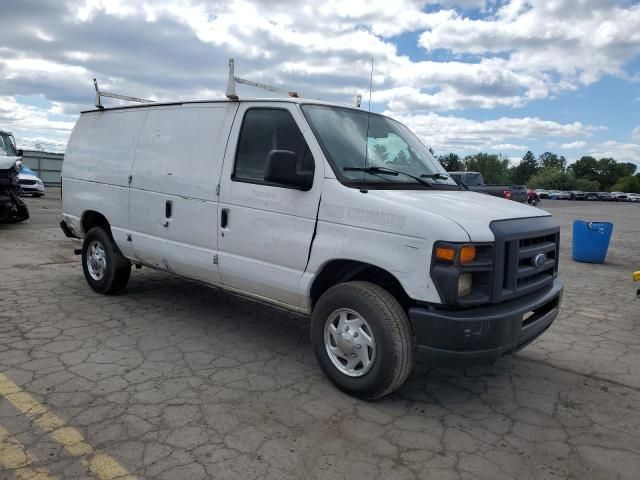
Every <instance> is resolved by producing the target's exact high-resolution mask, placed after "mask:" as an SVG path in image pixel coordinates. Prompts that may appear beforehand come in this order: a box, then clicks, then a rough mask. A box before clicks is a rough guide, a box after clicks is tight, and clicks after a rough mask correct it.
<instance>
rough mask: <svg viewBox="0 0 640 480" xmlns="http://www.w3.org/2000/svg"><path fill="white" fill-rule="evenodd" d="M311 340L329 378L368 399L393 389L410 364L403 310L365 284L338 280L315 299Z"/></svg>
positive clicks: (410, 339) (410, 348)
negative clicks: (316, 301)
mask: <svg viewBox="0 0 640 480" xmlns="http://www.w3.org/2000/svg"><path fill="white" fill-rule="evenodd" d="M311 342H312V344H313V348H314V351H315V354H316V358H317V359H318V362H319V364H320V367H321V368H322V370H323V371H324V373H325V374H326V375H327V376H328V377H329V379H330V380H331V381H332V382H333V383H334V384H335V385H336V386H337V387H338V388H340V389H341V390H343V391H345V392H347V393H350V394H351V395H354V396H357V397H360V398H364V399H368V400H373V399H376V398H380V397H383V396H385V395H387V394H389V393H391V392H393V391H394V390H396V389H397V388H399V387H400V386H401V385H402V384H403V383H404V381H405V380H406V378H407V376H408V375H409V373H410V372H411V368H412V366H413V335H412V332H411V327H410V324H409V319H408V318H407V315H406V313H405V312H404V310H403V309H402V307H401V305H400V304H399V303H398V301H397V300H396V299H395V298H394V297H393V296H392V295H391V294H390V293H389V292H388V291H386V290H385V289H383V288H382V287H379V286H378V285H374V284H372V283H368V282H347V283H342V284H339V285H336V286H335V287H332V288H330V289H329V290H327V292H326V293H325V294H324V295H322V297H320V299H319V300H318V303H317V305H316V307H315V308H314V311H313V315H312V318H311Z"/></svg>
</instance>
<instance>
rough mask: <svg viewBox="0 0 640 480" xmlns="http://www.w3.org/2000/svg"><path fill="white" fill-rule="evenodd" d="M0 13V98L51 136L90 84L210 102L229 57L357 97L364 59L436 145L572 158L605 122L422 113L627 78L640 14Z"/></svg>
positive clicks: (126, 6)
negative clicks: (405, 39) (416, 54)
mask: <svg viewBox="0 0 640 480" xmlns="http://www.w3.org/2000/svg"><path fill="white" fill-rule="evenodd" d="M467 9H480V10H482V11H484V13H485V14H484V15H483V17H482V18H480V19H478V16H477V15H476V14H475V12H474V13H473V14H470V13H468V12H467ZM3 13H4V15H5V17H3V33H4V36H3V42H2V43H3V45H2V46H1V47H0V53H1V55H0V98H2V99H4V100H5V102H6V101H8V100H7V99H14V100H15V98H22V97H32V96H38V95H43V96H44V97H45V98H46V100H47V101H48V105H50V104H51V103H53V107H49V106H47V107H46V108H42V109H39V108H37V107H30V106H24V105H22V106H20V105H18V106H16V105H13V104H12V108H13V109H14V110H15V111H19V112H21V115H23V116H24V119H25V120H24V125H27V126H29V125H37V128H38V132H41V131H43V130H47V131H49V132H54V133H52V135H54V134H55V135H57V137H56V138H58V139H59V138H62V137H63V136H64V135H66V133H64V132H65V131H68V130H64V128H58V127H60V125H58V127H56V128H57V129H54V128H52V126H55V125H57V123H56V122H62V123H63V124H65V125H67V127H65V128H68V125H70V124H71V123H72V122H73V118H74V117H71V116H69V113H74V114H75V113H77V112H78V111H79V110H81V109H84V108H91V106H92V103H93V92H92V83H91V79H92V78H94V77H97V78H98V79H99V81H100V84H101V86H102V87H103V88H104V89H107V90H115V91H119V92H122V93H126V94H130V95H135V96H140V97H146V98H153V99H162V100H166V99H190V98H198V97H200V98H214V97H218V98H219V97H221V96H222V92H223V91H224V88H225V82H226V59H227V58H229V57H231V56H233V57H235V58H236V62H237V63H236V66H237V71H238V74H239V75H240V76H243V77H247V78H251V79H255V80H256V81H262V82H265V83H273V84H280V85H284V86H287V87H291V88H294V89H296V90H299V91H301V92H302V94H303V95H304V96H308V97H314V98H315V97H321V98H327V99H329V100H337V101H343V102H350V101H352V99H353V97H354V96H355V94H356V93H362V94H364V96H365V98H366V95H367V93H368V78H369V66H370V64H369V59H370V58H371V57H374V59H375V70H374V92H373V102H374V104H375V105H376V107H378V108H379V109H387V110H388V111H389V112H391V113H392V115H394V116H397V117H400V119H406V121H407V123H409V124H410V125H411V126H413V127H415V128H417V129H420V134H421V135H422V136H423V138H425V139H428V140H429V141H430V142H432V143H433V144H434V146H436V147H437V148H438V149H454V150H460V149H468V150H477V149H480V148H482V149H492V148H494V147H495V148H494V149H496V150H502V149H503V148H504V150H509V151H510V152H511V153H514V152H516V151H522V149H524V148H525V147H524V145H527V144H529V143H531V142H536V141H539V142H544V141H545V140H547V138H561V139H562V141H567V142H569V141H570V142H571V143H566V144H564V145H575V148H576V149H578V148H581V147H580V146H579V145H580V140H575V138H576V137H578V138H579V137H581V136H589V135H591V134H592V133H593V132H595V131H600V130H602V129H603V127H594V126H589V125H584V124H582V123H580V122H573V123H559V122H553V121H546V120H543V119H540V118H529V117H525V118H513V117H503V118H499V119H496V120H488V121H483V122H480V121H475V120H469V119H465V118H463V117H464V115H463V114H459V116H445V115H438V114H436V113H434V112H436V111H438V112H443V111H460V110H464V109H475V108H484V109H491V108H497V107H526V106H527V105H528V104H529V102H531V101H534V100H543V99H549V98H553V97H554V96H557V95H560V94H561V93H563V92H569V91H573V90H576V89H578V88H580V86H581V85H583V84H585V83H590V82H593V81H595V80H596V79H597V78H599V77H600V76H602V75H604V74H611V75H617V76H619V77H622V78H627V79H629V78H630V77H629V74H628V73H626V72H625V70H624V64H625V61H627V60H629V59H631V58H633V57H634V56H637V55H638V53H639V52H640V28H637V25H638V24H639V23H640V5H631V4H629V3H628V2H626V1H622V2H618V3H616V2H611V1H605V0H553V1H549V0H527V1H525V0H511V1H508V2H504V1H500V2H498V1H494V0H487V1H485V0H422V1H421V0H398V1H395V2H389V1H388V0H353V1H349V2H344V1H341V0H327V1H323V2H315V3H309V2H307V3H304V2H302V3H300V2H297V1H294V0H277V1H272V2H271V1H270V2H260V1H253V0H231V1H228V2H204V1H199V0H158V1H154V2H149V1H148V0H84V1H83V2H71V1H67V2H63V1H60V2H55V1H52V2H50V3H47V2H42V6H41V7H39V8H37V9H34V8H33V7H31V6H30V4H29V3H28V2H17V3H16V5H15V6H14V7H12V8H11V9H8V10H7V11H6V12H3ZM614 27H615V28H614ZM410 31H411V32H417V33H419V34H420V43H421V45H422V46H423V47H424V48H426V49H428V50H429V52H431V53H433V52H435V55H432V56H430V57H427V58H428V59H427V60H423V61H416V60H415V59H413V58H410V57H409V56H407V55H404V54H401V53H400V50H399V48H398V46H397V45H396V43H397V42H398V40H397V39H396V38H395V37H394V36H396V35H399V34H402V33H406V32H410ZM443 58H444V60H442V59H443ZM243 92H249V90H246V89H245V90H243V91H241V93H243ZM254 93H255V91H251V94H254ZM0 113H1V112H0ZM514 115H515V114H514ZM61 116H62V117H61ZM60 118H63V119H64V120H60ZM67 120H68V121H67ZM12 122H13V123H12V124H13V125H18V124H20V122H15V121H12ZM28 128H32V127H25V130H24V132H25V133H28ZM34 128H36V127H34ZM14 129H15V127H14ZM38 132H36V133H33V132H32V133H31V136H33V137H38V136H39V133H38ZM558 143H560V141H559V142H558ZM585 146H586V145H585ZM507 147H509V148H507ZM567 148H569V147H567Z"/></svg>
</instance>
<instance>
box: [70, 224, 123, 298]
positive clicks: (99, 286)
mask: <svg viewBox="0 0 640 480" xmlns="http://www.w3.org/2000/svg"><path fill="white" fill-rule="evenodd" d="M82 270H83V271H84V277H85V278H86V280H87V283H88V284H89V286H90V287H91V288H92V289H93V290H95V291H96V292H98V293H103V294H113V293H118V292H120V291H122V290H124V288H125V287H126V286H127V282H128V281H129V275H131V263H130V262H129V260H127V258H126V257H125V256H124V255H122V253H121V252H120V249H118V246H117V245H116V244H115V242H114V241H113V238H111V235H110V234H109V233H107V232H105V231H104V230H103V229H102V228H100V227H93V228H92V229H91V230H89V232H87V235H86V236H85V238H84V243H83V244H82Z"/></svg>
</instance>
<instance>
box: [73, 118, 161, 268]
mask: <svg viewBox="0 0 640 480" xmlns="http://www.w3.org/2000/svg"><path fill="white" fill-rule="evenodd" d="M148 112H149V109H147V108H144V109H131V110H113V111H106V112H86V113H83V114H81V115H80V117H79V118H78V121H77V123H76V125H75V127H74V129H73V132H72V134H71V137H70V138H69V143H68V145H67V151H66V153H65V159H64V162H63V167H62V186H63V218H64V219H65V220H66V221H67V222H69V223H71V225H72V227H73V229H74V230H75V231H76V232H77V233H79V234H84V233H86V232H83V231H82V229H81V228H80V220H81V218H82V214H83V212H86V211H88V210H94V211H97V212H99V213H101V214H102V215H104V216H105V217H106V218H107V220H108V221H109V223H110V225H111V227H112V232H113V235H114V238H115V240H116V242H117V243H118V245H119V246H120V247H121V249H122V250H123V253H124V254H125V255H129V254H130V253H131V252H130V249H129V248H128V246H127V245H126V244H125V243H124V229H127V228H129V174H130V173H131V167H132V165H133V159H134V156H135V151H136V147H137V144H138V139H139V137H140V132H141V131H142V127H143V126H144V122H145V120H146V117H147V114H148Z"/></svg>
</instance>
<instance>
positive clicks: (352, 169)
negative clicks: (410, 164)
mask: <svg viewBox="0 0 640 480" xmlns="http://www.w3.org/2000/svg"><path fill="white" fill-rule="evenodd" d="M342 171H343V172H366V173H378V174H382V175H393V176H394V177H396V176H398V174H402V175H406V176H407V177H409V178H413V179H414V180H415V181H416V182H418V183H420V184H421V185H424V186H425V187H429V188H433V187H432V185H431V184H430V183H429V182H427V181H425V180H423V179H422V178H420V177H417V176H415V175H411V174H410V173H407V172H403V171H401V170H394V169H393V168H387V167H373V166H372V167H344V168H343V169H342Z"/></svg>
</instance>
